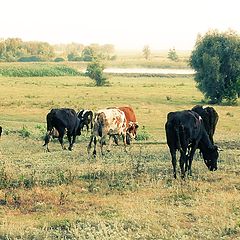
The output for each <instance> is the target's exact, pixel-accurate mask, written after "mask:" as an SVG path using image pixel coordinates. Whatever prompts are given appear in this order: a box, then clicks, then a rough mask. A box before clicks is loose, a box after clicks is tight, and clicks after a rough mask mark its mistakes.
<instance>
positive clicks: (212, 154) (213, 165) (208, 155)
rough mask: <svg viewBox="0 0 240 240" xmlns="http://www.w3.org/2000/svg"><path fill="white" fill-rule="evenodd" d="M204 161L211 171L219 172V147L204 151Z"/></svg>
mask: <svg viewBox="0 0 240 240" xmlns="http://www.w3.org/2000/svg"><path fill="white" fill-rule="evenodd" d="M202 154H203V159H204V162H205V164H206V166H207V167H208V169H209V170H210V171H216V170H217V159H218V156H219V154H218V147H217V146H215V145H213V146H212V147H210V148H206V149H204V151H202Z"/></svg>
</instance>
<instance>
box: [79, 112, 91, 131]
mask: <svg viewBox="0 0 240 240" xmlns="http://www.w3.org/2000/svg"><path fill="white" fill-rule="evenodd" d="M77 116H78V118H79V119H80V128H81V130H83V128H84V126H86V128H87V132H88V131H89V128H90V129H92V128H93V111H91V110H84V109H82V110H81V111H79V112H78V114H77Z"/></svg>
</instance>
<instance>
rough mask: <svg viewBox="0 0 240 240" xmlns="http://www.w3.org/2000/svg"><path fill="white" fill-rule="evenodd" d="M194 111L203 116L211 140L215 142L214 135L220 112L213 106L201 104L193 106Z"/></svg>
mask: <svg viewBox="0 0 240 240" xmlns="http://www.w3.org/2000/svg"><path fill="white" fill-rule="evenodd" d="M192 111H194V112H196V113H198V114H199V115H200V116H201V117H202V119H203V124H204V127H205V129H206V131H207V134H208V136H209V138H210V141H211V142H212V144H213V143H214V141H213V135H214V133H215V130H216V126H217V123H218V119H219V116H218V113H217V112H216V110H215V109H214V108H213V107H203V106H201V105H196V106H195V107H193V108H192Z"/></svg>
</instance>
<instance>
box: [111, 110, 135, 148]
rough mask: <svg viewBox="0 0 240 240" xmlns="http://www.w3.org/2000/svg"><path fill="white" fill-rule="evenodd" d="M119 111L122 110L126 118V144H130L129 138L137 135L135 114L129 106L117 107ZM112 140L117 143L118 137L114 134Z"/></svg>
mask: <svg viewBox="0 0 240 240" xmlns="http://www.w3.org/2000/svg"><path fill="white" fill-rule="evenodd" d="M117 108H118V109H120V110H121V111H123V112H124V114H125V117H126V120H127V138H126V141H127V144H128V145H130V143H131V139H135V138H136V135H137V129H138V127H139V126H138V123H137V119H136V115H135V113H134V111H133V109H132V108H131V107H129V106H123V107H117ZM114 141H115V143H116V144H118V139H117V137H116V136H114Z"/></svg>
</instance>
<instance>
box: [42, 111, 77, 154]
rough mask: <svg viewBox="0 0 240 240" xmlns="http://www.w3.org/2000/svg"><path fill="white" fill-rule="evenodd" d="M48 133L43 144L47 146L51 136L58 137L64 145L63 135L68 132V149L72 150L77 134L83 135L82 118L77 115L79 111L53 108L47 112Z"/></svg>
mask: <svg viewBox="0 0 240 240" xmlns="http://www.w3.org/2000/svg"><path fill="white" fill-rule="evenodd" d="M46 118H47V133H46V136H45V139H44V140H45V143H44V145H43V146H47V151H49V148H48V143H49V141H50V138H51V137H56V138H58V140H59V142H60V144H61V146H62V148H63V149H65V147H64V145H63V136H64V135H65V134H67V137H68V141H69V147H68V150H70V151H71V150H72V148H73V145H74V143H75V140H76V136H77V135H81V129H80V120H79V118H78V117H77V113H76V112H75V110H74V109H71V108H60V109H52V110H51V111H50V112H49V113H48V114H47V117H46Z"/></svg>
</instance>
